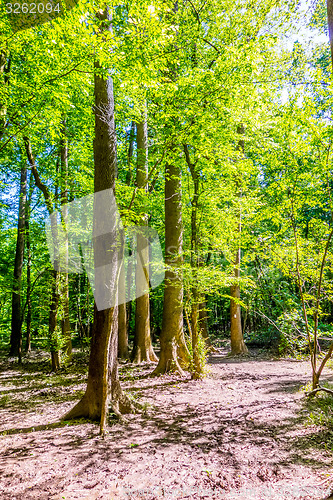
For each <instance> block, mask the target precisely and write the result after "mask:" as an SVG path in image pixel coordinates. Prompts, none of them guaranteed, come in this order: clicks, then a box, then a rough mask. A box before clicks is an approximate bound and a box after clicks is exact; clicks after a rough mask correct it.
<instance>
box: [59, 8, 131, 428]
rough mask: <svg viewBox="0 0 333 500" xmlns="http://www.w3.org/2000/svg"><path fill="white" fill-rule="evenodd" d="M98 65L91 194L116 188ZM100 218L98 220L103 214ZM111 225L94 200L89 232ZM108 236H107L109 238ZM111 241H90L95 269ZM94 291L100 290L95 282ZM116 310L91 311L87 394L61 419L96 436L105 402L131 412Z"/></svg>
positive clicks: (106, 98)
mask: <svg viewBox="0 0 333 500" xmlns="http://www.w3.org/2000/svg"><path fill="white" fill-rule="evenodd" d="M97 17H98V19H99V21H101V27H100V31H101V32H103V31H107V30H109V31H112V22H111V21H112V18H111V15H110V13H109V12H108V9H107V8H105V10H104V11H99V12H98V13H97ZM100 69H101V65H100V63H99V61H98V60H96V61H95V76H94V83H95V87H94V96H95V106H94V109H95V139H94V166H95V169H94V191H95V193H98V192H99V191H103V190H105V189H112V190H113V191H114V189H115V179H116V175H117V138H116V130H115V121H114V94H113V81H112V78H111V76H107V77H106V78H102V77H101V76H100V75H99V72H100ZM101 211H103V217H98V213H102V212H101ZM110 223H111V224H112V223H114V224H115V223H116V214H115V213H114V211H113V210H112V206H111V203H110V206H105V204H104V203H103V206H100V205H99V198H98V197H95V202H94V232H95V231H97V232H96V233H95V234H103V235H105V234H106V231H105V229H104V225H105V224H106V227H108V228H109V227H110ZM110 236H111V235H110ZM108 243H109V244H110V238H108V237H106V238H95V239H94V258H95V269H96V264H98V263H100V262H103V261H104V259H105V255H106V252H108V251H110V246H109V245H108ZM117 274H118V269H117V265H115V266H113V269H112V276H108V277H107V280H108V283H107V284H108V286H109V287H110V290H112V291H115V290H116V287H117ZM95 286H99V285H98V282H97V279H96V283H95ZM116 309H117V308H116V307H111V308H108V309H104V310H98V309H97V307H96V304H95V307H94V324H93V332H92V339H91V350H90V359H89V371H88V382H87V388H86V392H85V394H84V396H83V398H82V399H81V401H79V402H78V403H77V405H76V406H75V407H74V408H73V409H72V410H71V411H70V412H69V413H67V414H66V415H65V416H64V417H63V419H70V418H77V417H87V418H90V419H93V420H98V419H100V420H101V433H102V434H103V433H104V427H105V419H106V413H107V411H106V410H107V405H108V401H109V400H110V399H111V404H112V407H113V410H114V411H115V412H116V413H118V414H119V413H123V412H126V411H129V410H130V405H129V404H128V400H127V399H126V398H125V397H124V395H123V393H122V390H121V386H120V382H119V377H118V363H117V344H118V325H117V319H118V318H117V310H116Z"/></svg>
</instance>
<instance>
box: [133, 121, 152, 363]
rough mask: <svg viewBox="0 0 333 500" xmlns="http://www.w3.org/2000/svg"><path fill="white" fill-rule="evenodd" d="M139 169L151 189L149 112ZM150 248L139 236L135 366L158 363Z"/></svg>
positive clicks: (140, 181) (141, 130) (141, 132)
mask: <svg viewBox="0 0 333 500" xmlns="http://www.w3.org/2000/svg"><path fill="white" fill-rule="evenodd" d="M136 129H137V134H136V142H137V169H136V186H137V188H138V189H143V190H144V191H145V192H146V193H147V190H148V129H147V112H146V111H145V116H144V119H143V121H142V122H140V123H137V125H136ZM141 226H143V227H147V228H148V215H147V214H144V215H143V216H142V220H141ZM148 277H149V245H148V241H147V239H146V237H145V235H144V234H138V235H137V264H136V270H135V284H136V295H137V299H136V307H135V336H134V347H133V354H132V359H133V362H134V363H141V362H143V361H148V362H155V361H158V358H157V356H156V354H155V353H154V350H153V346H152V342H151V336H150V308H149V278H148Z"/></svg>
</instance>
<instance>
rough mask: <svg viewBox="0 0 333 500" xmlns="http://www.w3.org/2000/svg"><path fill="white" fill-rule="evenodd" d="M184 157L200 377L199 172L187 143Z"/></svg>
mask: <svg viewBox="0 0 333 500" xmlns="http://www.w3.org/2000/svg"><path fill="white" fill-rule="evenodd" d="M183 147H184V152H185V158H186V163H187V166H188V168H189V170H190V173H191V177H192V181H193V187H194V191H193V197H192V200H191V269H192V285H191V294H192V297H191V336H192V352H193V371H192V377H193V378H200V377H201V376H202V374H203V368H204V366H203V365H202V363H201V360H200V355H199V349H200V347H199V335H200V333H201V332H200V329H199V322H198V314H199V303H200V296H199V295H200V292H199V290H198V287H197V272H198V267H199V257H198V245H199V236H198V227H197V215H198V199H199V181H200V178H199V173H198V171H197V169H196V163H197V162H195V163H192V161H191V158H190V152H189V149H188V146H187V144H184V145H183Z"/></svg>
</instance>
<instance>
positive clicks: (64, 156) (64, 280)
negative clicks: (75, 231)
mask: <svg viewBox="0 0 333 500" xmlns="http://www.w3.org/2000/svg"><path fill="white" fill-rule="evenodd" d="M60 165H61V176H60V178H61V184H62V192H61V205H62V207H63V208H62V214H63V218H64V220H63V223H64V226H65V228H66V224H67V222H68V221H67V219H68V208H67V203H68V143H67V137H66V121H65V120H64V121H63V126H62V138H61V140H60ZM66 245H67V248H66V256H67V261H68V241H66ZM60 300H61V302H62V310H63V317H62V319H61V331H62V336H63V338H64V339H65V341H66V344H65V349H64V352H65V354H66V356H67V359H68V361H71V360H72V337H71V326H70V323H69V290H68V273H64V275H63V276H61V294H60Z"/></svg>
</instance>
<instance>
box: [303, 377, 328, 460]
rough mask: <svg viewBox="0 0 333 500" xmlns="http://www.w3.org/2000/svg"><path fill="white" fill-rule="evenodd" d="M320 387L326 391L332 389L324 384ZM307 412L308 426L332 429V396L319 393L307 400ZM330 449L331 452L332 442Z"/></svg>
mask: <svg viewBox="0 0 333 500" xmlns="http://www.w3.org/2000/svg"><path fill="white" fill-rule="evenodd" d="M321 385H322V386H323V387H326V388H327V389H331V390H332V389H333V387H332V385H330V384H327V383H325V382H324V383H322V384H321ZM307 410H308V412H309V416H308V423H309V424H310V425H313V424H314V425H320V426H324V427H327V428H328V429H332V428H333V396H331V395H330V394H327V393H325V392H321V393H319V394H318V395H317V396H316V398H311V399H309V400H308V402H307ZM331 449H332V450H333V442H331Z"/></svg>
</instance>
